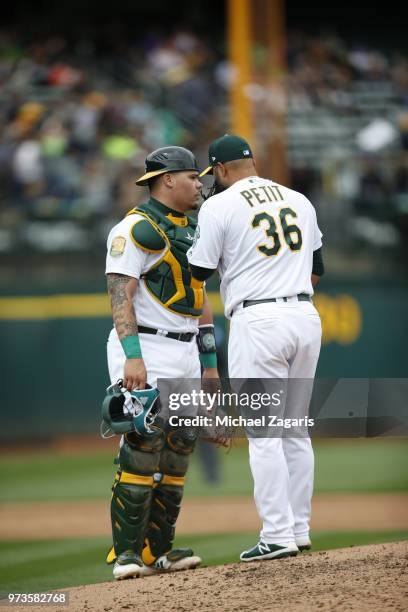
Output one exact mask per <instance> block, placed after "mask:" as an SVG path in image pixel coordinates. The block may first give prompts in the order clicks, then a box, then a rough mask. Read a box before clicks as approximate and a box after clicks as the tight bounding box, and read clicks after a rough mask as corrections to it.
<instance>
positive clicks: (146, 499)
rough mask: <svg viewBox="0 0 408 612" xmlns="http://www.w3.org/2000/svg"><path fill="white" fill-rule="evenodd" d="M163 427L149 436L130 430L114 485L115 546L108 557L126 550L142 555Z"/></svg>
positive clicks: (112, 519)
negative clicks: (155, 433)
mask: <svg viewBox="0 0 408 612" xmlns="http://www.w3.org/2000/svg"><path fill="white" fill-rule="evenodd" d="M163 443H164V434H163V432H162V430H159V429H158V430H157V435H154V436H152V435H150V436H148V437H146V438H145V437H142V436H139V435H138V434H136V433H131V434H126V435H125V437H124V441H123V444H122V446H121V449H120V452H119V463H120V469H119V470H118V472H117V474H116V477H115V482H114V484H113V487H112V499H111V522H112V536H113V548H112V549H111V551H110V553H109V554H108V558H107V561H108V563H111V562H112V561H114V560H115V559H116V557H118V556H120V555H122V554H124V553H126V554H129V553H133V554H136V555H140V554H141V551H142V547H143V541H144V537H145V532H146V527H147V523H148V520H149V513H150V506H151V501H152V487H153V474H154V473H155V472H156V471H157V470H158V467H159V460H160V450H161V448H162V446H163Z"/></svg>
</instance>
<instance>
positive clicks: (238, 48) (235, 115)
mask: <svg viewBox="0 0 408 612" xmlns="http://www.w3.org/2000/svg"><path fill="white" fill-rule="evenodd" d="M250 4H251V0H227V23H228V55H229V60H230V62H231V64H232V66H233V69H234V72H235V74H234V79H233V83H232V86H231V93H230V96H231V131H232V132H233V133H234V134H239V135H240V136H243V137H244V138H246V139H247V140H248V141H249V142H251V141H252V112H251V102H250V99H249V97H248V95H247V93H246V92H245V88H246V86H247V85H248V84H249V83H250V82H251V7H250Z"/></svg>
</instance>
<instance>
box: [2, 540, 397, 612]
mask: <svg viewBox="0 0 408 612" xmlns="http://www.w3.org/2000/svg"><path fill="white" fill-rule="evenodd" d="M407 567H408V542H397V543H392V544H379V545H375V546H362V547H356V548H344V549H341V550H332V551H328V552H318V553H314V554H313V553H303V554H302V555H298V556H297V557H294V558H289V559H280V560H275V561H258V562H252V563H248V564H244V563H240V564H237V563H234V564H232V565H222V566H218V567H207V568H200V569H197V570H191V571H187V572H179V573H174V574H167V575H166V574H161V575H158V576H151V577H149V578H140V579H137V580H127V581H123V582H116V583H115V582H110V583H104V584H92V585H87V586H81V587H76V588H72V589H70V590H69V597H70V602H69V607H68V609H69V612H83V611H84V610H86V611H87V612H96V611H97V612H99V611H104V612H116V611H117V610H135V611H139V610H140V611H145V610H152V609H153V610H174V611H176V610H177V612H179V611H181V612H183V611H184V612H187V611H189V610H211V611H213V610H217V612H220V611H221V612H223V611H225V612H232V611H235V610H236V611H240V612H241V611H243V610H244V611H245V610H247V611H251V612H253V610H265V611H267V610H274V611H276V610H282V611H283V610H285V611H286V612H288V611H289V612H290V611H292V610H297V611H299V610H302V611H304V610H306V611H307V610H310V611H311V610H316V609H319V611H320V610H321V611H322V612H325V611H326V610H327V611H329V610H330V611H331V610H336V611H338V612H342V611H345V610H356V611H358V612H361V611H365V610H393V611H399V610H400V611H401V612H402V611H403V610H407V608H408V592H407V587H406V582H404V573H405V572H406V571H407ZM13 609H14V610H21V612H24V611H25V610H26V609H27V607H26V606H24V607H18V606H13ZM30 609H31V610H32V611H33V612H34V611H35V610H40V609H41V608H39V607H37V606H33V607H31V606H30ZM44 609H46V610H47V611H48V612H52V611H54V612H57V611H62V609H63V608H62V607H61V606H58V607H53V606H51V607H50V606H47V607H46V608H43V610H44Z"/></svg>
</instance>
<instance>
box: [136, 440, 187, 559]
mask: <svg viewBox="0 0 408 612" xmlns="http://www.w3.org/2000/svg"><path fill="white" fill-rule="evenodd" d="M196 439H197V435H196V433H195V432H194V431H193V430H188V429H180V430H171V431H170V432H168V434H167V436H166V441H165V444H164V447H163V449H162V451H161V453H160V462H159V474H157V476H156V475H155V476H156V482H155V484H154V486H153V498H152V504H151V510H150V516H149V524H148V527H147V531H146V541H145V547H144V549H143V552H142V559H143V561H144V563H145V564H146V565H150V564H152V563H153V562H154V561H155V560H156V559H157V558H158V557H160V556H161V555H163V554H166V553H168V552H169V551H170V550H171V548H172V545H173V541H174V535H175V529H176V527H175V526H176V521H177V518H178V515H179V512H180V508H181V501H182V498H183V492H184V477H185V474H186V472H187V468H188V461H189V455H190V454H191V453H192V452H193V450H194V445H195V442H196Z"/></svg>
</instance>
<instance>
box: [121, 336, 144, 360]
mask: <svg viewBox="0 0 408 612" xmlns="http://www.w3.org/2000/svg"><path fill="white" fill-rule="evenodd" d="M120 343H121V345H122V347H123V350H124V351H125V355H126V359H141V357H142V351H141V350H140V341H139V336H126V337H125V338H122V340H121V341H120Z"/></svg>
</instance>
